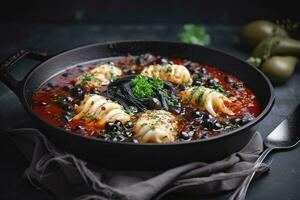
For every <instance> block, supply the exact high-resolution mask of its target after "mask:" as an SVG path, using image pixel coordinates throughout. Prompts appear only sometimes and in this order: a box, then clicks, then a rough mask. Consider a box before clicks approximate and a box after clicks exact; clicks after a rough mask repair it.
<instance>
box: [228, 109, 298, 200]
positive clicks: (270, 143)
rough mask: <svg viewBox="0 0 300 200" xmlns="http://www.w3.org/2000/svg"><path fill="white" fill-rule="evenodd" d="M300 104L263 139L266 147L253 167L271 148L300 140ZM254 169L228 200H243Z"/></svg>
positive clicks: (281, 147) (289, 146) (288, 146)
mask: <svg viewBox="0 0 300 200" xmlns="http://www.w3.org/2000/svg"><path fill="white" fill-rule="evenodd" d="M299 125H300V104H299V105H297V106H296V107H295V108H294V110H293V111H292V112H291V113H290V114H289V115H288V116H287V118H286V119H285V120H283V121H282V122H281V123H280V124H279V125H278V126H277V127H276V128H275V129H274V130H273V131H272V132H271V133H270V134H269V135H268V136H267V137H266V139H265V140H264V144H265V146H266V147H267V148H266V149H265V150H264V152H263V153H262V154H261V155H260V156H259V158H258V159H257V161H256V162H255V164H254V168H257V167H258V166H260V165H261V164H262V162H263V160H264V159H265V158H266V157H267V155H268V154H269V153H270V152H271V151H272V150H280V149H290V148H292V147H295V146H296V145H297V144H298V143H299V141H300V131H299V128H300V127H299ZM297 126H298V127H297ZM254 175H255V171H254V172H253V173H252V174H251V175H249V176H247V177H246V178H245V180H244V181H243V183H242V184H241V185H240V186H239V187H238V188H237V189H236V190H235V192H234V193H233V194H232V195H231V196H230V198H229V200H244V199H245V197H246V193H247V190H248V187H249V185H250V182H251V180H252V179H253V177H254Z"/></svg>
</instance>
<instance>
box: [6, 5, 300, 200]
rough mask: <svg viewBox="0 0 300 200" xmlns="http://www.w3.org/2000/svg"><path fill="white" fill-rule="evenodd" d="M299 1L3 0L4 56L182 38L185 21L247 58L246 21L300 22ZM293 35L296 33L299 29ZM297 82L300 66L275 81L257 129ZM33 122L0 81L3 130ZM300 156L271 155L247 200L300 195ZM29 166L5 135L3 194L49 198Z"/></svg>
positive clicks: (281, 110)
mask: <svg viewBox="0 0 300 200" xmlns="http://www.w3.org/2000/svg"><path fill="white" fill-rule="evenodd" d="M297 4H298V3H297V1H289V0H277V1H276V0H273V1H259V0H252V1H250V0H247V1H233V0H230V1H221V0H219V1H217V0H205V1H200V0H173V1H171V0H152V1H142V0H140V1H139V0H107V1H103V0H81V1H79V0H65V1H63V0H20V1H17V0H9V1H7V0H4V1H1V6H0V61H2V60H4V59H5V58H7V57H8V56H9V55H11V54H12V53H14V52H16V51H17V50H20V49H24V48H33V49H41V50H46V51H47V52H49V54H56V53H59V52H61V51H65V50H68V49H71V48H75V47H78V46H82V45H86V44H91V43H96V42H105V41H113V40H136V39H146V40H171V41H178V33H179V32H180V30H181V28H182V25H183V24H185V23H195V24H203V25H205V27H206V30H207V32H208V33H209V34H210V36H211V44H210V46H211V47H214V48H218V49H221V50H223V51H225V52H227V53H231V54H233V55H235V56H238V57H240V58H242V59H247V58H248V57H249V56H250V55H249V53H247V52H243V51H241V50H240V48H239V41H238V34H239V30H240V28H241V26H242V25H243V24H245V23H247V22H249V21H251V20H255V19H269V20H271V21H276V20H279V21H283V20H287V19H290V20H291V21H292V22H299V21H300V15H299V6H298V5H297ZM292 36H293V37H297V38H299V37H298V36H299V30H296V31H293V32H292ZM36 64H38V63H33V62H31V61H27V62H22V63H21V64H19V65H18V66H16V70H14V71H13V72H12V73H13V74H14V75H15V76H16V77H19V78H21V77H23V76H24V74H26V73H27V72H28V71H29V70H30V69H31V68H32V67H34V66H35V65H36ZM299 85H300V68H299V64H298V68H297V69H296V71H295V74H294V75H293V77H292V78H291V79H290V80H289V81H288V82H287V83H285V84H283V85H279V86H276V87H275V95H276V102H275V105H274V108H273V109H272V111H271V113H270V114H269V115H268V116H267V117H266V119H264V121H263V122H262V123H261V124H262V125H261V126H260V127H259V131H260V133H261V134H262V136H263V137H265V136H266V135H267V134H268V133H269V132H270V131H271V130H272V129H273V128H274V127H275V126H276V124H278V123H279V122H280V121H281V120H282V119H283V118H284V117H285V116H286V115H287V113H289V111H290V110H291V109H292V108H293V107H294V106H295V105H296V104H297V103H299V102H300V87H299ZM33 126H34V125H33V124H32V122H31V120H30V119H29V117H28V115H27V114H26V112H25V110H24V109H23V107H22V105H21V104H20V102H19V101H18V99H17V98H16V96H15V95H14V94H13V93H12V92H11V91H10V90H9V89H8V88H7V87H6V86H5V85H4V84H2V83H1V82H0V131H1V130H5V129H14V128H21V127H33ZM299 155H300V148H298V149H294V150H292V151H289V152H280V153H276V154H273V155H272V159H273V162H272V165H271V171H270V173H269V174H268V175H266V176H265V177H263V178H260V179H259V180H257V181H255V182H254V183H253V184H252V185H251V187H250V190H249V194H248V199H249V200H262V199H264V200H271V199H272V200H273V199H279V200H298V199H300V198H299V197H300V191H299V189H298V188H299V185H300V171H299V169H300V159H299V157H300V156H299ZM27 166H28V163H27V162H26V160H25V159H24V157H23V156H22V154H20V152H19V151H18V149H17V148H16V147H15V145H14V144H13V143H12V142H11V141H10V140H8V139H7V138H3V137H1V134H0V200H12V199H16V200H18V199H25V200H27V199H30V200H31V199H49V198H48V197H49V195H47V193H46V192H45V191H43V190H38V189H36V188H34V187H32V186H31V185H30V184H29V183H28V181H27V179H25V178H23V175H24V170H25V169H26V167H27ZM58 186H59V183H58ZM225 196H226V195H225ZM225 196H224V195H223V196H219V197H218V199H225ZM168 199H170V200H171V199H172V200H174V199H176V200H177V199H178V200H179V199H189V198H188V197H177V198H176V197H169V198H168ZM195 199H199V198H195ZM201 199H202V198H201ZM203 199H207V200H208V199H209V200H211V199H216V197H215V196H212V197H207V198H203Z"/></svg>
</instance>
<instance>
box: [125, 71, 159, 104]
mask: <svg viewBox="0 0 300 200" xmlns="http://www.w3.org/2000/svg"><path fill="white" fill-rule="evenodd" d="M130 84H131V90H132V93H133V95H134V96H135V97H137V98H142V99H145V98H149V97H153V96H154V95H155V92H154V91H153V87H155V88H157V89H162V88H163V82H162V80H161V79H160V78H158V77H154V78H153V79H150V78H148V77H146V76H143V75H138V76H136V77H135V78H134V79H132V80H131V82H130Z"/></svg>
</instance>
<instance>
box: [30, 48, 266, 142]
mask: <svg viewBox="0 0 300 200" xmlns="http://www.w3.org/2000/svg"><path fill="white" fill-rule="evenodd" d="M32 107H33V110H34V111H35V112H36V113H37V114H38V115H40V116H41V117H42V118H44V119H45V120H47V121H48V122H50V123H52V124H54V125H56V126H59V127H61V128H63V129H65V130H67V131H70V132H73V133H76V134H81V135H85V136H90V137H98V138H102V139H104V140H111V141H120V142H134V143H172V142H184V141H191V140H201V139H205V138H209V137H213V136H218V135H221V134H227V133H228V132H230V131H232V130H234V129H237V128H239V127H241V126H243V125H245V124H247V123H249V122H250V121H252V120H253V119H254V118H255V117H256V116H257V115H258V114H259V113H260V105H259V102H258V100H257V99H256V96H255V94H254V93H253V92H252V90H251V89H250V88H249V87H248V86H247V85H246V84H245V83H244V82H243V81H242V80H239V79H238V78H237V77H235V76H234V75H232V74H229V73H227V72H224V71H221V70H219V69H218V68H217V66H216V67H213V66H208V65H204V64H200V63H196V62H192V61H189V60H184V59H178V58H165V57H162V56H159V55H158V56H156V55H152V54H143V55H139V56H131V55H128V56H124V57H118V58H115V59H110V60H109V61H103V60H102V61H101V60H100V61H93V62H90V63H86V64H84V65H78V66H73V67H69V68H67V69H66V70H65V71H64V72H62V73H60V74H59V75H57V76H55V77H53V78H51V79H50V80H49V81H48V82H46V83H45V84H44V85H42V86H41V87H40V88H39V89H38V90H37V91H36V92H35V95H34V97H33V103H32Z"/></svg>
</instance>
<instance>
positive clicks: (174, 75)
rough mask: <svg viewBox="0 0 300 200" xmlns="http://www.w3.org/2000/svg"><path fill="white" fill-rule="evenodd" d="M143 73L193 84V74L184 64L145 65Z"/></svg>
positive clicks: (180, 82)
mask: <svg viewBox="0 0 300 200" xmlns="http://www.w3.org/2000/svg"><path fill="white" fill-rule="evenodd" d="M141 74H142V75H144V76H148V77H159V78H160V79H162V80H165V81H170V82H172V83H176V84H187V85H190V84H192V77H191V74H190V72H189V70H188V69H187V68H186V67H185V66H183V65H175V64H166V65H150V66H147V67H145V68H144V69H143V71H142V72H141Z"/></svg>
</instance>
